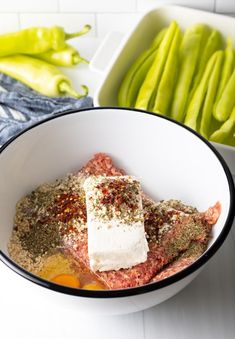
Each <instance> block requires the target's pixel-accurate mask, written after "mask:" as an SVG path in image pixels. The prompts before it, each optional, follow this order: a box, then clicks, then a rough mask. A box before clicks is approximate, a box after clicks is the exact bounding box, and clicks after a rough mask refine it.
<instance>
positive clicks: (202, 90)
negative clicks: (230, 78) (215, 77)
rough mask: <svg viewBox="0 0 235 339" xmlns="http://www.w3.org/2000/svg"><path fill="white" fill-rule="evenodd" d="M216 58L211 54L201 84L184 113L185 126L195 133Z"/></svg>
mask: <svg viewBox="0 0 235 339" xmlns="http://www.w3.org/2000/svg"><path fill="white" fill-rule="evenodd" d="M216 58H217V55H216V54H213V55H212V57H211V58H210V60H209V62H208V64H207V66H206V69H205V72H204V74H203V77H202V79H201V82H200V83H199V85H198V87H197V88H196V90H195V92H194V95H193V97H192V99H191V101H190V103H189V105H188V108H187V111H186V117H185V121H184V123H185V125H186V126H189V127H191V128H192V129H194V130H195V131H196V130H197V122H198V116H199V114H200V111H201V108H202V106H203V102H204V99H205V95H206V91H207V87H208V82H209V79H210V76H211V73H212V70H213V68H214V65H215V62H216Z"/></svg>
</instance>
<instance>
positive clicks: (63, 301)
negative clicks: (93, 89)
mask: <svg viewBox="0 0 235 339" xmlns="http://www.w3.org/2000/svg"><path fill="white" fill-rule="evenodd" d="M96 152H106V153H108V154H109V155H111V156H112V157H113V158H114V160H115V162H116V163H117V165H118V166H120V167H122V168H124V169H125V170H126V172H127V173H129V174H133V175H136V176H137V177H138V178H140V180H141V182H142V184H143V188H144V191H145V192H147V193H148V194H149V195H150V196H151V197H153V198H154V199H157V200H158V199H168V198H175V199H181V200H183V201H184V202H186V203H188V204H191V205H193V206H196V207H197V208H198V209H199V210H200V211H204V210H206V209H207V208H208V207H209V206H211V205H213V204H214V203H215V202H216V201H218V200H219V201H220V202H221V205H222V213H221V216H220V218H219V220H218V222H217V224H216V225H215V226H214V228H213V237H212V239H211V241H210V244H209V248H208V250H207V251H206V252H205V254H203V255H202V256H201V257H200V258H199V259H198V260H197V261H196V262H195V263H194V264H192V265H191V266H190V267H188V268H186V269H185V270H183V271H181V272H179V273H177V274H175V275H174V276H172V277H170V278H167V279H165V280H162V281H160V282H157V283H153V284H149V285H145V286H142V287H138V288H130V289H123V290H115V291H85V290H81V289H72V288H69V287H63V286H57V285H55V284H53V283H50V282H48V281H45V280H42V279H40V278H38V277H36V276H33V275H32V274H30V273H28V272H26V271H25V270H23V269H22V268H20V267H19V266H18V265H16V264H15V263H14V262H12V261H11V259H10V258H9V256H8V253H7V243H8V240H9V237H10V234H11V231H12V225H13V216H14V211H15V205H16V202H17V201H18V199H20V197H22V196H23V195H25V194H26V193H28V192H30V191H31V190H33V189H34V188H35V187H36V186H37V185H39V184H42V183H44V182H45V181H52V180H55V179H56V178H58V177H62V176H64V175H65V174H66V173H68V172H71V171H74V170H77V169H79V168H80V167H81V166H82V165H83V164H84V163H86V162H87V161H88V160H89V158H90V157H91V156H92V155H93V154H94V153H96ZM233 204H234V184H233V180H232V177H231V174H230V172H229V170H228V168H227V166H226V164H225V162H224V160H223V159H222V158H221V156H220V155H219V154H218V153H217V151H216V150H215V149H214V148H213V147H212V146H211V145H210V144H209V143H208V142H206V141H205V140H203V139H202V138H201V137H199V136H198V135H197V134H196V133H194V132H192V131H190V130H189V129H188V128H186V127H183V126H181V125H180V124H178V123H176V122H173V121H170V120H169V119H166V118H164V117H161V116H157V115H155V114H151V113H145V112H141V111H135V110H128V109H117V108H93V109H87V110H83V111H79V112H71V113H68V114H63V115H60V116H57V117H54V118H50V119H48V120H47V121H44V122H41V123H38V124H37V125H35V126H33V127H31V128H29V129H28V130H27V131H25V132H23V133H21V134H20V135H19V136H17V137H15V138H14V139H12V140H11V141H10V142H8V143H7V144H6V145H5V146H4V147H3V148H2V149H1V153H0V258H1V260H2V261H3V262H4V263H5V264H6V265H7V266H9V268H11V269H12V270H13V271H15V272H16V273H18V274H15V275H14V278H15V281H16V284H15V286H24V287H22V289H20V290H19V294H20V295H21V296H25V297H26V296H27V298H32V299H34V302H35V303H36V302H39V303H41V302H44V301H47V302H49V303H53V304H55V303H58V305H60V307H69V308H74V309H75V310H76V311H78V310H79V311H82V312H83V313H84V312H86V311H87V312H90V313H94V312H97V313H99V314H118V313H119V314H120V313H129V312H134V311H139V310H143V309H145V308H148V307H151V306H153V305H156V304H158V303H160V302H162V301H164V300H166V299H168V298H169V297H171V296H173V295H174V294H176V293H177V292H179V291H180V290H181V289H182V288H184V287H185V286H186V285H187V284H188V283H189V282H190V281H192V279H193V278H194V277H195V276H196V275H197V274H198V273H199V271H200V269H201V268H202V267H203V266H204V265H205V264H206V262H207V261H208V260H209V259H210V258H211V257H212V255H213V254H214V253H215V252H216V251H217V250H218V248H219V247H220V246H221V244H222V243H223V241H224V239H225V238H226V236H227V234H228V232H229V230H230V227H231V225H232V221H233V217H234V208H232V206H233ZM32 282H34V283H35V284H33V283H32ZM58 292H61V293H58Z"/></svg>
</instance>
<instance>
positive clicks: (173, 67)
mask: <svg viewBox="0 0 235 339" xmlns="http://www.w3.org/2000/svg"><path fill="white" fill-rule="evenodd" d="M180 42H181V31H180V29H179V27H176V31H175V35H174V38H173V40H172V43H171V47H170V51H169V55H168V57H167V60H166V63H165V67H164V70H163V74H162V77H161V80H160V83H159V87H158V89H157V92H156V98H155V102H154V107H153V112H155V113H159V114H163V115H167V113H168V109H169V107H170V104H171V99H172V95H173V90H174V86H175V78H176V72H177V66H178V58H179V55H178V53H179V46H180Z"/></svg>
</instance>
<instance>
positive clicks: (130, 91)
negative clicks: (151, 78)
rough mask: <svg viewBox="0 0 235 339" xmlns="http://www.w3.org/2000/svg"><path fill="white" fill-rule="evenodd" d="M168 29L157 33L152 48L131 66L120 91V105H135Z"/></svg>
mask: <svg viewBox="0 0 235 339" xmlns="http://www.w3.org/2000/svg"><path fill="white" fill-rule="evenodd" d="M166 30H167V29H166V28H165V29H163V30H161V31H160V32H159V33H158V34H157V36H156V38H155V39H154V41H153V43H152V45H151V46H150V48H149V49H147V50H146V51H144V52H143V53H142V54H141V55H140V56H139V57H138V58H137V59H136V60H135V62H134V63H133V64H132V66H131V67H130V68H129V70H128V72H127V73H126V75H125V77H124V79H123V80H122V83H121V86H120V89H119V92H118V105H119V106H122V107H133V106H134V105H135V101H136V97H137V94H138V90H139V88H140V86H141V83H142V82H143V80H144V78H145V75H146V73H147V71H148V70H149V67H150V66H151V64H152V62H153V60H154V58H155V56H156V53H157V50H158V47H159V45H160V43H161V42H162V39H163V38H164V35H165V33H166Z"/></svg>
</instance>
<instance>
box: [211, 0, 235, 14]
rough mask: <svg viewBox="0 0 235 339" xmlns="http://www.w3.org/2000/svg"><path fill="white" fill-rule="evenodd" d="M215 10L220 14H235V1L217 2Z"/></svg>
mask: <svg viewBox="0 0 235 339" xmlns="http://www.w3.org/2000/svg"><path fill="white" fill-rule="evenodd" d="M215 10H216V12H220V13H235V1H234V0H216V1H215Z"/></svg>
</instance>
